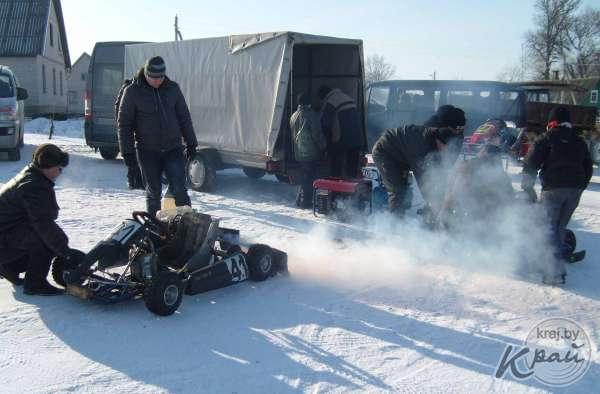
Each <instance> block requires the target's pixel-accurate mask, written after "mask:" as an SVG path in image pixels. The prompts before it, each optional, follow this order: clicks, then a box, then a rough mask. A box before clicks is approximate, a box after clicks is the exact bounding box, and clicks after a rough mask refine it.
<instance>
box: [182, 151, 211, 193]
mask: <svg viewBox="0 0 600 394" xmlns="http://www.w3.org/2000/svg"><path fill="white" fill-rule="evenodd" d="M187 178H188V182H189V184H190V187H191V188H192V190H195V191H197V192H210V191H211V190H213V189H214V188H215V185H216V183H217V170H216V168H215V165H214V163H213V161H212V160H211V158H210V157H209V156H208V155H207V154H205V153H202V152H198V153H196V156H194V158H193V159H192V160H190V161H189V163H188V164H187Z"/></svg>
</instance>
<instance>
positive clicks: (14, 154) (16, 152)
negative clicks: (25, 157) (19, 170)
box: [8, 147, 21, 161]
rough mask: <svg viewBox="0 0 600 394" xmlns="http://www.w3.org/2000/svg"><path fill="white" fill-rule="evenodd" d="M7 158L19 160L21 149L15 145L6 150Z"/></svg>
mask: <svg viewBox="0 0 600 394" xmlns="http://www.w3.org/2000/svg"><path fill="white" fill-rule="evenodd" d="M8 160H10V161H19V160H21V149H19V147H16V148H14V149H11V150H9V151H8Z"/></svg>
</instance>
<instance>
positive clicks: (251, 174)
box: [242, 167, 267, 179]
mask: <svg viewBox="0 0 600 394" xmlns="http://www.w3.org/2000/svg"><path fill="white" fill-rule="evenodd" d="M242 171H244V174H246V176H247V177H248V178H252V179H260V178H262V177H263V176H265V174H266V173H267V172H266V171H265V170H261V169H260V168H252V167H244V168H242Z"/></svg>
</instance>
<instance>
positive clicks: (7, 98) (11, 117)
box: [0, 66, 28, 161]
mask: <svg viewBox="0 0 600 394" xmlns="http://www.w3.org/2000/svg"><path fill="white" fill-rule="evenodd" d="M27 96H28V94H27V90H26V89H23V88H20V87H19V86H18V81H17V78H16V77H15V74H14V73H13V72H12V70H11V69H10V68H8V67H6V66H0V152H8V160H11V161H19V160H21V147H22V146H23V134H24V127H25V124H24V121H23V112H24V103H23V100H25V99H26V98H27Z"/></svg>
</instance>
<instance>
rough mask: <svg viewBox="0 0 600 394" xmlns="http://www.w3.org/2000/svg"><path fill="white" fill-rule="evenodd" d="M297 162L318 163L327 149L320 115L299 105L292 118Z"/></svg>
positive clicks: (291, 123) (291, 127)
mask: <svg viewBox="0 0 600 394" xmlns="http://www.w3.org/2000/svg"><path fill="white" fill-rule="evenodd" d="M290 129H291V130H292V136H293V138H294V156H295V158H296V161H300V162H305V161H317V160H320V159H321V158H322V156H323V151H325V149H326V148H327V140H326V139H325V136H324V135H323V132H322V131H321V123H320V121H319V116H318V114H317V113H316V112H315V111H313V110H312V109H311V108H310V107H309V106H305V105H299V106H298V110H297V111H296V112H294V113H293V114H292V117H291V118H290Z"/></svg>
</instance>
